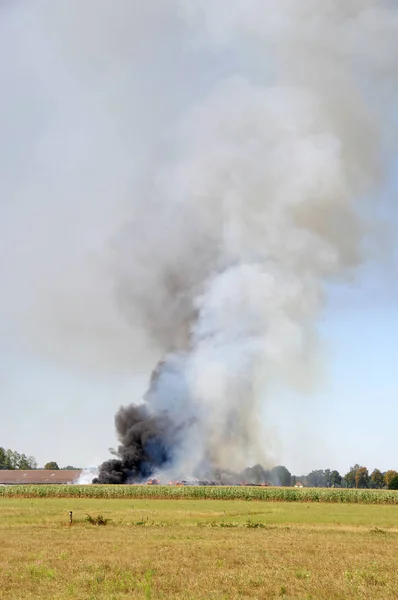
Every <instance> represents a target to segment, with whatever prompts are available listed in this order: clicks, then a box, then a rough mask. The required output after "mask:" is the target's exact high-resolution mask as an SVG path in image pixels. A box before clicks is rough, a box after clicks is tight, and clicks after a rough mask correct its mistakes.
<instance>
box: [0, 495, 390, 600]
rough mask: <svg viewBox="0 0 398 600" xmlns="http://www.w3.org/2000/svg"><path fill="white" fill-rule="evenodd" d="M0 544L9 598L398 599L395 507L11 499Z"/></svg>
mask: <svg viewBox="0 0 398 600" xmlns="http://www.w3.org/2000/svg"><path fill="white" fill-rule="evenodd" d="M70 510H72V511H73V517H74V524H73V525H72V526H71V527H70V526H69V525H68V511H70ZM87 514H89V515H91V516H92V517H97V516H98V515H99V514H101V515H103V517H104V518H105V519H106V518H108V519H111V521H110V522H109V523H108V524H107V525H106V526H98V525H91V524H90V523H88V522H87V521H86V520H85V518H86V515H87ZM0 544H1V546H0V548H1V551H0V598H1V600H10V599H15V600H16V599H18V600H19V599H21V600H22V599H24V600H33V599H35V600H36V599H40V600H50V599H51V600H64V599H68V598H73V599H78V600H79V599H81V600H83V599H89V600H105V599H106V600H108V599H109V600H119V599H122V598H123V599H127V598H129V599H130V598H133V599H135V598H137V599H138V598H142V599H153V600H155V599H157V598H159V599H174V598H175V599H176V600H182V599H184V600H190V599H191V600H194V599H195V600H199V599H213V600H227V599H228V600H235V599H238V598H239V599H241V598H242V599H249V598H250V599H256V598H257V599H268V598H282V599H283V598H284V599H285V600H288V599H289V600H290V599H293V598H294V599H301V600H309V599H313V600H314V599H320V600H321V599H322V600H328V599H331V600H334V599H341V600H343V599H344V600H346V599H357V598H369V599H372V600H373V599H380V600H388V599H393V598H394V599H395V598H397V590H398V569H397V555H398V507H397V506H393V505H372V504H346V503H344V504H326V503H283V502H255V501H252V502H248V501H242V500H233V501H231V500H229V501H224V500H187V499H183V500H178V501H177V500H175V501H173V500H160V499H158V500H145V499H141V500H140V499H133V500H103V499H84V498H83V499H82V498H68V499H61V498H55V499H54V498H43V499H29V498H28V499H26V498H21V499H13V498H6V497H3V498H0Z"/></svg>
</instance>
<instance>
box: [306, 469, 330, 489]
mask: <svg viewBox="0 0 398 600" xmlns="http://www.w3.org/2000/svg"><path fill="white" fill-rule="evenodd" d="M307 484H308V485H309V486H310V487H325V485H326V483H325V471H321V470H318V471H311V473H309V474H308V475H307Z"/></svg>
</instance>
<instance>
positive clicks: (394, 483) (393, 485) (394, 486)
mask: <svg viewBox="0 0 398 600" xmlns="http://www.w3.org/2000/svg"><path fill="white" fill-rule="evenodd" d="M388 489H389V490H398V473H397V474H396V475H394V477H391V479H390V483H389V484H388Z"/></svg>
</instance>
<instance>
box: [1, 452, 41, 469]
mask: <svg viewBox="0 0 398 600" xmlns="http://www.w3.org/2000/svg"><path fill="white" fill-rule="evenodd" d="M0 469H37V462H36V459H35V458H34V457H33V456H26V454H19V452H15V450H11V449H10V448H9V449H8V450H6V449H5V448H0Z"/></svg>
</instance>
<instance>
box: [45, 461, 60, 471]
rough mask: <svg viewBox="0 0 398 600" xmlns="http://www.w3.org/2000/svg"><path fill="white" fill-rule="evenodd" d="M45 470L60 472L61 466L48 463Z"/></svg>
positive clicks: (53, 462) (52, 462)
mask: <svg viewBox="0 0 398 600" xmlns="http://www.w3.org/2000/svg"><path fill="white" fill-rule="evenodd" d="M44 468H45V469H47V470H49V471H58V470H59V466H58V464H57V463H56V462H55V461H51V462H48V463H46V464H45V465H44Z"/></svg>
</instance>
